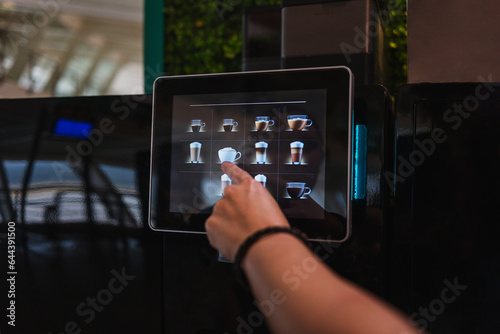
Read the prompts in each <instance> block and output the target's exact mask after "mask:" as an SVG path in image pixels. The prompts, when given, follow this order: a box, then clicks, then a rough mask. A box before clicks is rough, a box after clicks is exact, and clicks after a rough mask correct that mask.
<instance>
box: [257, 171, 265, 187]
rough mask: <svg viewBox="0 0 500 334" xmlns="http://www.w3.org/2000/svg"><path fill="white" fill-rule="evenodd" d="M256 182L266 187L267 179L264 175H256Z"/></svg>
mask: <svg viewBox="0 0 500 334" xmlns="http://www.w3.org/2000/svg"><path fill="white" fill-rule="evenodd" d="M255 181H257V182H260V183H262V185H263V186H264V187H265V186H266V181H267V177H266V176H265V175H264V174H257V175H255Z"/></svg>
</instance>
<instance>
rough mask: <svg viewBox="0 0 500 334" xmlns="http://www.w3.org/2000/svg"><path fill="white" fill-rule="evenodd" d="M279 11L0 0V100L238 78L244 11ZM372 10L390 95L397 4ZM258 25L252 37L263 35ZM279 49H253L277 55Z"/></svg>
mask: <svg viewBox="0 0 500 334" xmlns="http://www.w3.org/2000/svg"><path fill="white" fill-rule="evenodd" d="M280 3H281V1H279V0H239V1H182V0H160V1H158V0H146V1H135V0H122V1H118V0H101V1H97V0H80V1H68V0H44V1H37V0H16V1H11V0H7V1H1V2H0V98H14V97H25V96H31V97H35V96H36V97H41V96H43V97H45V96H81V95H103V94H106V95H112V94H141V93H150V92H151V85H152V82H153V81H154V79H155V78H156V77H157V76H160V75H177V74H192V73H214V72H232V71H240V70H242V58H243V57H244V52H245V50H244V41H243V35H244V33H243V30H244V29H245V26H244V18H245V14H244V13H246V12H247V11H249V10H253V9H255V8H273V6H274V8H276V7H277V8H279V5H280ZM377 5H378V6H379V8H380V9H381V10H384V9H386V10H385V11H384V12H388V13H389V14H390V20H385V21H384V22H382V23H383V29H384V42H383V43H384V59H385V62H386V63H388V64H391V66H386V67H385V68H384V79H383V81H384V82H382V83H383V84H385V85H386V86H387V87H389V89H391V88H393V87H394V88H395V87H397V86H399V85H400V84H402V83H405V82H406V71H407V65H406V35H407V34H406V1H404V0H380V1H379V2H378V3H377ZM263 22H264V21H263ZM266 24H268V23H264V24H263V25H261V26H260V27H258V31H257V32H256V33H257V34H266V33H267V34H268V35H269V36H271V35H272V32H271V30H270V29H272V27H269V26H266ZM270 32H271V33H270ZM250 33H252V32H250ZM279 43H280V41H279V39H274V40H272V39H270V40H269V41H267V42H265V43H263V44H261V45H259V46H257V47H258V48H261V51H259V52H260V53H262V54H264V53H266V52H267V53H269V52H278V57H279V51H280V44H279ZM145 78H146V80H145ZM145 81H146V85H145ZM145 86H146V87H145Z"/></svg>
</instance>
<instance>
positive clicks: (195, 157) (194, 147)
mask: <svg viewBox="0 0 500 334" xmlns="http://www.w3.org/2000/svg"><path fill="white" fill-rule="evenodd" d="M189 151H190V155H191V163H194V164H197V163H199V162H200V152H201V143H198V142H193V143H191V144H189Z"/></svg>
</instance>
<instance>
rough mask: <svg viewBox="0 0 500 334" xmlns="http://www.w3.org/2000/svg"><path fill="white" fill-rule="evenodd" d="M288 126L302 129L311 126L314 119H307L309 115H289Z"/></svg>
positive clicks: (294, 129) (293, 128)
mask: <svg viewBox="0 0 500 334" xmlns="http://www.w3.org/2000/svg"><path fill="white" fill-rule="evenodd" d="M287 119H288V126H290V129H291V130H293V131H302V130H304V128H306V127H310V126H311V125H312V123H313V121H312V120H310V119H307V115H289V116H288V117H287Z"/></svg>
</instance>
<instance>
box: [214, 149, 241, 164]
mask: <svg viewBox="0 0 500 334" xmlns="http://www.w3.org/2000/svg"><path fill="white" fill-rule="evenodd" d="M239 158H241V152H238V151H236V150H235V149H234V148H232V147H224V148H221V149H220V150H219V159H220V161H221V162H224V161H229V162H234V161H236V160H238V159H239Z"/></svg>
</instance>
